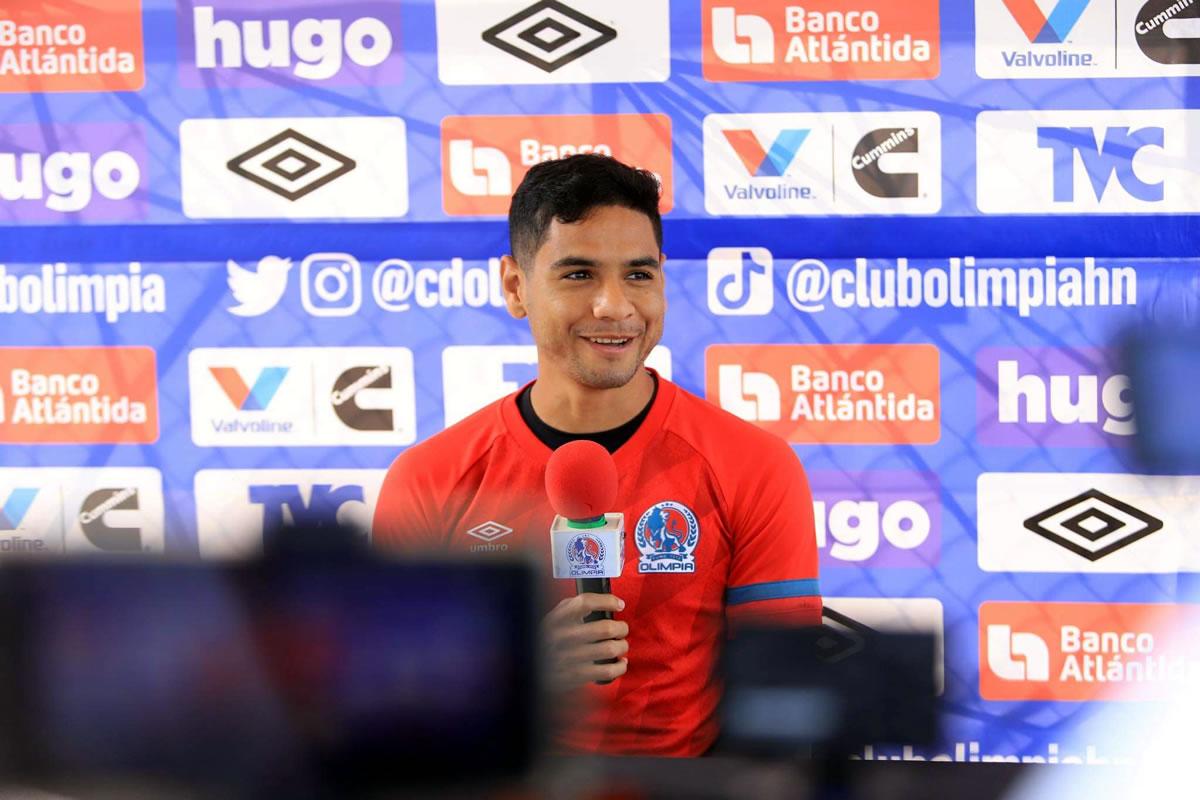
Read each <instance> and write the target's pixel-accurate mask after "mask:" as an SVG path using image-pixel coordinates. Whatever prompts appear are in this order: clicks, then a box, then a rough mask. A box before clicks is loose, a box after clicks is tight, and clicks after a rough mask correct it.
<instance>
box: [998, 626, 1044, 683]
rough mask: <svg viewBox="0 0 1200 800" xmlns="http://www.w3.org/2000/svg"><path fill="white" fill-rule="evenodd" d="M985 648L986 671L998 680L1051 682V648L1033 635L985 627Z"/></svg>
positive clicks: (1009, 627) (999, 627) (1007, 629)
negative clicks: (989, 671)
mask: <svg viewBox="0 0 1200 800" xmlns="http://www.w3.org/2000/svg"><path fill="white" fill-rule="evenodd" d="M985 648H986V650H987V665H988V669H989V670H991V672H992V674H993V675H995V676H996V677H997V678H999V679H1000V680H1003V681H1031V682H1038V683H1045V682H1046V681H1048V680H1050V648H1049V647H1047V646H1046V642H1045V641H1044V640H1043V639H1042V637H1040V636H1038V635H1037V634H1035V633H1021V632H1017V633H1014V632H1013V629H1012V627H1011V626H1009V625H988V626H987V643H986V645H985Z"/></svg>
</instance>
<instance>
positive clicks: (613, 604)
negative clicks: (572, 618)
mask: <svg viewBox="0 0 1200 800" xmlns="http://www.w3.org/2000/svg"><path fill="white" fill-rule="evenodd" d="M575 598H576V599H577V600H579V603H580V606H581V609H582V613H581V614H580V617H581V618H582V617H586V616H587V615H588V614H590V613H592V612H593V611H611V612H612V613H614V614H615V613H616V612H618V611H622V610H624V608H625V601H624V600H622V599H621V598H619V597H617V596H616V595H615V594H596V593H594V592H584V593H583V594H577V595H575Z"/></svg>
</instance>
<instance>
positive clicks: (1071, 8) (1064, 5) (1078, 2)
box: [1004, 0, 1091, 44]
mask: <svg viewBox="0 0 1200 800" xmlns="http://www.w3.org/2000/svg"><path fill="white" fill-rule="evenodd" d="M1090 3H1091V0H1058V2H1057V3H1055V5H1054V8H1052V9H1051V10H1050V13H1049V14H1046V13H1044V12H1043V11H1042V10H1041V9H1040V8H1038V5H1037V3H1036V2H1034V0H1004V6H1005V7H1006V8H1007V9H1008V13H1010V14H1012V17H1013V19H1014V20H1016V21H1017V24H1018V25H1020V26H1021V30H1022V31H1023V32H1024V33H1025V36H1026V37H1027V38H1028V39H1029V41H1030V42H1031V43H1033V44H1062V43H1063V42H1064V41H1066V39H1067V36H1068V35H1069V34H1070V33H1071V29H1072V28H1074V27H1075V23H1076V22H1079V18H1080V17H1081V16H1082V15H1083V12H1084V11H1086V10H1087V7H1088V5H1089V4H1090Z"/></svg>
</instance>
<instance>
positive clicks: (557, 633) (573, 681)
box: [542, 593, 629, 691]
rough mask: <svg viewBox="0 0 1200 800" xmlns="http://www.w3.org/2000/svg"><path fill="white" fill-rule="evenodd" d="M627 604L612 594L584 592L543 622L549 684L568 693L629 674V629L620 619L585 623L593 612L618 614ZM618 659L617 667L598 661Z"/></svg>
mask: <svg viewBox="0 0 1200 800" xmlns="http://www.w3.org/2000/svg"><path fill="white" fill-rule="evenodd" d="M623 608H625V601H624V600H621V599H620V598H619V597H616V596H614V595H611V594H590V593H584V594H579V595H575V596H574V597H570V598H567V599H566V600H563V601H562V602H561V603H559V604H558V605H557V606H555V607H554V610H553V611H551V612H550V613H549V614H547V615H546V618H545V619H544V620H542V635H543V636H544V637H545V642H546V652H547V655H548V659H549V672H550V674H549V684H550V687H551V688H552V689H554V690H555V691H564V690H567V689H574V688H575V687H577V686H582V685H583V684H585V683H590V682H592V681H605V682H607V681H611V680H613V679H614V678H619V677H620V676H622V675H624V674H625V670H627V669H628V668H629V660H628V659H626V658H625V657H624V656H625V654H626V653H627V652H629V643H628V642H627V641H625V637H626V636H628V635H629V626H628V625H626V624H625V623H624V622H622V621H620V620H613V619H603V620H597V621H595V622H587V623H585V622H584V621H583V618H584V617H586V616H587V615H588V614H590V613H592V612H593V611H609V612H613V613H615V612H617V611H620V610H622V609H623ZM610 658H615V659H617V661H616V663H613V664H597V663H595V662H597V661H603V660H605V659H610Z"/></svg>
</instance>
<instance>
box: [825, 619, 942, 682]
mask: <svg viewBox="0 0 1200 800" xmlns="http://www.w3.org/2000/svg"><path fill="white" fill-rule="evenodd" d="M823 603H824V607H825V611H826V613H825V615H824V618H823V619H822V622H823V623H824V624H825V625H827V626H829V627H831V628H833V629H835V630H837V631H838V632H839V633H841V634H842V635H844V636H847V637H849V638H850V639H851V640H853V638H854V637H855V635H856V626H865V627H867V628H869V629H871V630H876V631H889V632H893V633H929V634H933V636H934V637H935V640H936V641H935V643H934V663H933V668H934V673H935V674H934V688H935V689H936V691H937V693H938V694H939V695H940V694H941V693H942V691H943V689H944V688H945V683H946V679H945V672H946V670H945V659H946V657H945V652H946V645H945V640H946V629H945V624H944V621H943V618H944V614H943V610H942V603H941V601H940V600H936V599H934V598H932V597H908V598H895V597H886V598H881V597H826V598H824V599H823ZM830 611H832V612H833V613H832V614H830V613H828V612H830Z"/></svg>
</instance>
